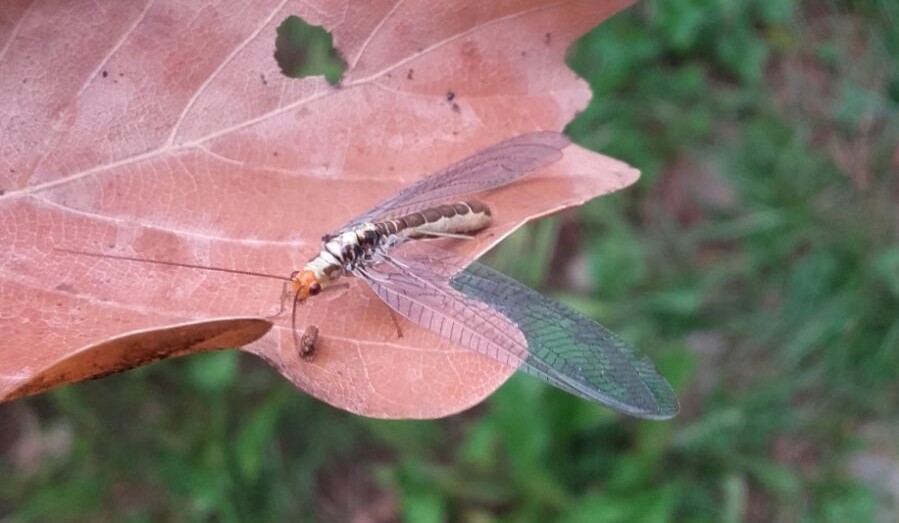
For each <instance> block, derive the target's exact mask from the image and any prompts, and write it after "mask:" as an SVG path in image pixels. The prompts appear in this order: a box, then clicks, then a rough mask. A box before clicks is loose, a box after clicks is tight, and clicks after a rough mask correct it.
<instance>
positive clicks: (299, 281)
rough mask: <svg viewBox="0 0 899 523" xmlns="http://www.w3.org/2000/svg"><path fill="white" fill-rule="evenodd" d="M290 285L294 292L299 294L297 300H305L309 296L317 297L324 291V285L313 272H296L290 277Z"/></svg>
mask: <svg viewBox="0 0 899 523" xmlns="http://www.w3.org/2000/svg"><path fill="white" fill-rule="evenodd" d="M290 283H291V285H292V286H293V291H294V292H295V293H296V294H297V299H298V300H300V301H303V300H305V299H306V298H308V297H309V296H315V295H316V294H318V293H320V292H321V291H322V284H321V283H319V281H318V278H316V277H315V273H314V272H312V271H295V272H294V273H293V274H291V275H290Z"/></svg>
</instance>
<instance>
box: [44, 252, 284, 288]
mask: <svg viewBox="0 0 899 523" xmlns="http://www.w3.org/2000/svg"><path fill="white" fill-rule="evenodd" d="M53 250H54V251H60V252H65V253H69V254H80V255H82V256H92V257H94V258H111V259H113V260H125V261H133V262H141V263H155V264H156V265H168V266H170V267H184V268H186V269H201V270H206V271H217V272H228V273H231V274H243V275H244V276H258V277H260V278H269V279H272V280H280V281H292V280H291V279H290V278H285V277H284V276H275V275H274V274H266V273H264V272H254V271H241V270H239V269H223V268H222V267H209V266H206V265H196V264H193V263H181V262H173V261H163V260H151V259H149V258H138V257H136V256H124V255H120V254H103V253H99V252H88V251H77V250H74V249H64V248H62V247H53Z"/></svg>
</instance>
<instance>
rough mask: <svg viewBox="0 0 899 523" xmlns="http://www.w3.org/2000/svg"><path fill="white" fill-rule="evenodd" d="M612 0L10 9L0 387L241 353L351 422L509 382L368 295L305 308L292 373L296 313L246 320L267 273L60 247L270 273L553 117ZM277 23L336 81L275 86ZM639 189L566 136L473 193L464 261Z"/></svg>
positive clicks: (4, 84) (441, 404) (560, 122)
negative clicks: (488, 219)
mask: <svg viewBox="0 0 899 523" xmlns="http://www.w3.org/2000/svg"><path fill="white" fill-rule="evenodd" d="M629 3H630V1H629V0H624V1H597V0H584V1H569V2H555V1H553V2H549V1H541V0H532V1H514V2H480V1H474V0H472V1H462V2H424V1H411V0H410V1H406V2H403V1H396V0H392V1H390V2H384V1H377V2H375V1H367V2H353V3H347V2H336V1H335V2H327V1H324V0H318V1H315V0H313V1H306V2H291V1H283V0H277V1H254V2H243V1H237V0H224V1H220V2H215V3H205V2H184V1H177V0H159V1H148V2H117V1H113V0H105V1H99V2H97V1H90V2H88V1H83V2H78V1H76V2H67V3H66V4H65V8H64V9H63V8H61V7H60V5H59V4H58V3H56V2H50V1H46V0H34V1H31V0H5V1H4V2H3V6H2V7H0V92H2V93H3V97H2V100H0V107H2V111H0V132H2V136H0V159H2V160H0V162H2V164H0V170H2V172H0V191H2V193H0V194H2V196H0V242H2V244H3V245H4V248H3V250H2V252H0V271H2V272H0V332H3V341H2V342H0V353H2V358H0V398H3V399H10V398H14V397H18V396H21V395H24V394H28V393H33V392H38V391H41V390H45V389H47V388H50V387H53V386H56V385H60V384H62V383H66V382H69V381H73V380H80V379H85V378H87V377H92V376H97V375H103V374H105V373H109V372H114V371H117V370H122V369H125V368H130V367H132V366H134V365H138V364H141V363H143V362H147V361H151V360H153V359H158V358H163V357H167V356H171V355H180V354H184V353H188V352H193V351H198V350H211V349H217V348H223V347H230V346H235V345H241V344H246V345H245V346H244V350H246V351H249V352H251V353H254V354H257V355H259V356H260V357H262V358H264V359H265V360H266V361H268V362H269V363H271V365H273V366H274V367H275V368H276V369H278V371H279V372H281V373H282V374H283V375H284V376H286V377H287V378H288V379H290V380H291V381H292V382H293V383H294V384H296V386H298V387H299V388H301V389H303V390H305V391H307V392H309V393H310V394H312V395H314V396H316V397H318V398H321V399H323V400H324V401H327V402H329V403H331V404H333V405H336V406H338V407H341V408H344V409H348V410H350V411H353V412H357V413H360V414H365V415H368V416H379V417H435V416H442V415H446V414H449V413H453V412H457V411H459V410H461V409H464V408H466V407H468V406H470V405H472V404H474V403H476V402H478V401H480V400H481V399H483V398H484V397H485V396H486V395H487V394H489V393H490V392H491V391H493V390H494V389H495V388H496V387H497V386H499V385H500V384H501V383H502V382H503V381H504V380H505V379H506V378H507V377H508V375H509V374H510V373H511V372H512V370H511V369H509V368H506V367H503V366H501V365H499V364H497V363H495V362H493V361H491V360H489V359H486V358H484V357H482V356H479V355H476V354H473V353H470V352H468V351H464V350H462V349H459V348H456V347H454V346H450V345H449V344H448V343H446V342H444V341H442V340H441V339H440V338H437V337H435V336H434V335H431V334H430V333H428V332H425V331H422V330H421V329H419V328H417V327H415V326H414V325H412V324H410V323H408V322H405V321H402V330H403V333H404V336H403V337H402V338H397V333H396V330H395V328H394V325H393V323H392V321H391V319H390V317H389V315H388V312H387V307H386V306H384V304H382V303H381V302H380V301H379V300H378V298H377V297H375V296H374V294H373V293H372V292H371V291H370V290H369V289H368V288H366V287H365V286H364V285H360V284H359V282H354V281H350V286H349V288H348V289H346V290H345V291H343V292H333V293H325V294H323V295H321V296H318V297H316V298H315V299H312V300H310V301H309V303H307V304H306V305H305V306H303V307H302V309H301V310H300V318H299V319H300V325H307V324H314V325H317V326H318V327H319V329H320V335H319V338H318V340H317V342H316V357H315V359H314V360H313V361H311V362H308V361H305V360H303V359H302V358H301V357H300V355H299V354H298V352H297V350H296V347H295V346H294V345H293V342H292V341H291V336H290V330H289V317H288V316H289V315H285V317H281V318H278V319H277V320H275V325H276V326H275V328H274V329H271V330H269V327H270V323H269V322H268V321H266V320H263V319H261V318H263V317H265V316H267V315H270V314H273V313H274V312H276V310H277V308H278V303H279V296H280V293H281V284H280V283H279V282H278V281H274V280H266V279H262V278H253V277H246V276H237V275H233V274H223V273H217V272H211V271H200V270H192V269H184V268H175V267H166V266H159V265H150V264H145V263H134V262H124V261H119V260H109V259H95V258H89V257H84V256H76V255H71V254H65V253H62V252H59V251H55V250H54V248H55V247H64V248H71V249H81V250H89V251H95V252H96V251H99V252H108V253H120V254H130V255H133V256H140V257H147V258H153V259H159V260H170V261H178V262H188V263H200V264H206V265H210V266H217V267H227V268H232V269H243V270H253V271H262V272H267V273H270V274H276V275H284V276H287V275H288V274H290V272H291V271H293V270H294V269H297V268H300V267H302V265H303V264H304V263H305V262H306V261H307V260H308V259H309V258H310V257H311V256H313V255H314V254H315V253H316V251H317V249H318V247H319V241H318V239H319V237H320V236H321V235H322V234H324V233H327V232H330V231H331V230H332V229H334V228H335V227H337V226H339V225H340V224H342V223H344V222H346V221H347V220H348V219H350V218H352V217H353V216H355V215H357V214H359V213H361V212H362V211H364V210H366V209H367V208H368V207H370V206H371V205H372V204H374V203H375V202H376V201H378V200H380V199H382V198H384V197H385V196H388V195H390V194H391V193H393V192H395V191H397V190H398V189H399V188H401V187H403V186H404V185H406V184H408V183H409V182H411V181H413V180H415V179H416V178H418V177H420V176H422V175H424V174H427V173H428V172H430V171H432V170H435V169H437V168H440V167H444V166H446V165H447V164H449V163H451V162H453V161H456V160H459V159H461V158H463V157H466V156H468V155H470V154H472V153H474V152H476V151H477V150H479V149H481V148H483V147H485V146H488V145H490V144H492V143H494V142H498V141H500V140H502V139H504V138H507V137H509V136H513V135H517V134H521V133H524V132H527V131H532V130H536V129H561V128H562V127H563V126H564V125H565V123H566V122H568V121H570V120H571V119H572V118H573V117H574V115H575V113H576V112H577V111H578V110H580V109H582V108H583V107H584V106H585V105H586V104H587V102H588V100H589V98H590V92H589V89H588V88H587V86H586V85H585V84H584V82H583V81H581V80H579V79H577V78H576V77H575V75H574V73H572V72H571V71H570V70H569V69H568V68H567V67H566V66H565V64H564V57H565V51H566V48H567V47H568V46H569V45H570V44H571V43H572V42H573V41H574V40H575V39H576V38H577V37H578V36H580V35H581V34H583V33H584V32H586V31H588V30H589V29H591V28H592V27H593V26H595V25H596V24H598V23H599V22H600V21H602V20H603V19H605V18H606V17H608V16H609V15H611V14H612V13H614V12H616V11H617V10H619V9H621V8H622V7H624V6H625V5H627V4H629ZM293 14H295V15H298V16H300V17H301V18H303V19H304V20H306V21H307V22H309V23H311V24H316V25H322V26H324V27H325V28H326V29H327V30H329V31H331V32H332V33H333V35H334V38H335V45H336V46H337V47H338V48H339V50H340V51H341V52H342V54H343V56H344V57H345V58H346V61H347V63H348V64H349V69H348V71H347V73H346V75H345V77H344V80H343V83H342V86H341V87H339V88H338V87H332V86H329V85H328V84H327V83H326V82H325V81H324V80H323V79H321V78H306V79H303V80H295V79H289V78H286V77H284V76H282V75H281V74H280V72H279V69H278V66H277V64H276V63H275V61H274V59H273V50H274V41H275V34H276V33H275V31H276V27H277V26H278V24H280V23H281V21H282V20H284V18H285V17H287V16H289V15H293ZM448 91H452V92H453V93H455V99H454V100H453V102H455V103H456V104H458V108H457V109H455V108H453V107H452V104H451V103H449V102H448V101H447V96H446V95H447V92H448ZM636 177H637V173H636V171H635V170H633V169H631V168H630V167H628V166H626V165H624V164H622V163H620V162H618V161H615V160H612V159H609V158H606V157H603V156H600V155H597V154H594V153H591V152H588V151H585V150H583V149H580V148H578V147H576V146H571V147H569V148H568V149H566V151H565V157H564V159H563V160H561V161H560V162H558V163H557V164H555V165H553V166H551V167H550V168H547V169H544V170H543V171H541V172H539V173H537V174H535V175H534V176H532V177H529V178H527V179H525V181H523V182H521V183H518V184H515V185H514V186H512V187H507V188H504V189H502V190H499V191H494V192H493V193H491V194H488V195H486V196H485V198H484V199H485V201H487V202H488V203H489V204H490V205H491V206H492V207H493V208H494V212H495V215H496V218H497V219H496V223H495V225H494V226H493V227H492V228H491V229H490V230H489V231H488V232H487V233H485V234H482V235H481V236H480V238H479V240H478V241H477V242H468V244H467V245H466V248H467V249H470V251H471V252H470V254H471V256H476V255H479V254H480V253H483V252H484V251H485V250H486V249H488V248H489V247H490V246H492V245H494V244H495V243H496V242H497V241H499V240H500V239H501V238H503V237H504V236H506V235H507V234H509V233H510V232H511V231H512V230H513V229H514V228H515V227H517V226H519V225H520V224H521V223H522V222H523V221H526V220H528V219H531V218H534V217H538V216H542V215H546V214H549V213H552V212H554V211H557V210H559V209H562V208H564V207H567V206H571V205H577V204H579V203H581V202H584V201H586V200H589V199H591V198H593V197H595V196H598V195H601V194H604V193H607V192H610V191H614V190H616V189H619V188H621V187H624V186H626V185H628V184H630V183H632V182H633V181H634V180H635V179H636ZM349 280H352V279H351V278H350V279H349ZM301 328H302V327H301ZM252 340H256V341H252Z"/></svg>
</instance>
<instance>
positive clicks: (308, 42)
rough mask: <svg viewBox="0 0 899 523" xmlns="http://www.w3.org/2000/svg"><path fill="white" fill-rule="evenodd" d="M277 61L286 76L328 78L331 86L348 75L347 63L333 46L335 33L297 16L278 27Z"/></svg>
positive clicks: (291, 17)
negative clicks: (344, 74)
mask: <svg viewBox="0 0 899 523" xmlns="http://www.w3.org/2000/svg"><path fill="white" fill-rule="evenodd" d="M275 60H277V62H278V66H280V67H281V72H282V73H284V75H285V76H289V77H290V78H304V77H306V76H324V77H325V79H326V80H327V81H328V83H329V84H331V85H335V84H336V83H337V82H338V81H340V78H341V77H342V76H343V72H344V71H346V62H344V60H343V59H342V58H341V57H340V54H339V53H338V52H337V50H336V49H334V46H333V45H332V39H331V33H329V32H327V31H325V30H324V28H322V27H321V26H317V25H309V24H307V23H306V22H304V21H303V20H302V19H301V18H300V17H298V16H293V15H291V16H288V17H287V18H285V19H284V21H283V22H281V25H279V26H278V37H277V38H276V39H275Z"/></svg>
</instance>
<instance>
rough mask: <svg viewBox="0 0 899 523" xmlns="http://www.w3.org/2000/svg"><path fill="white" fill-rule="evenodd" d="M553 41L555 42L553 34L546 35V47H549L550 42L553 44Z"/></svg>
mask: <svg viewBox="0 0 899 523" xmlns="http://www.w3.org/2000/svg"><path fill="white" fill-rule="evenodd" d="M552 40H553V34H552V33H546V35H545V36H544V37H543V43H544V44H546V45H549V44H550V42H552Z"/></svg>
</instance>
